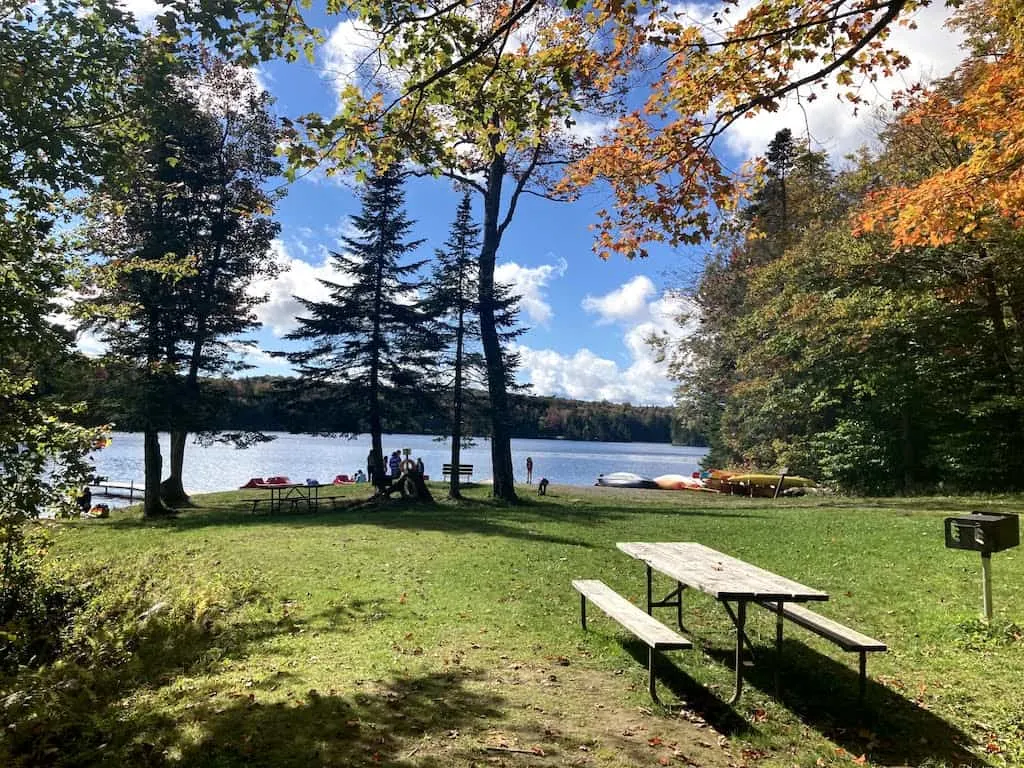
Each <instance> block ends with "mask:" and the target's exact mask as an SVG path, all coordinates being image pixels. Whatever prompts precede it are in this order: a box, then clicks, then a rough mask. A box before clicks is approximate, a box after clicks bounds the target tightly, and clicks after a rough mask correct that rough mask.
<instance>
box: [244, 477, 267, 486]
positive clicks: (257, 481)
mask: <svg viewBox="0 0 1024 768" xmlns="http://www.w3.org/2000/svg"><path fill="white" fill-rule="evenodd" d="M262 485H266V483H264V482H263V478H262V477H250V478H249V482H248V483H246V484H245V485H241V486H239V488H259V487H260V486H262Z"/></svg>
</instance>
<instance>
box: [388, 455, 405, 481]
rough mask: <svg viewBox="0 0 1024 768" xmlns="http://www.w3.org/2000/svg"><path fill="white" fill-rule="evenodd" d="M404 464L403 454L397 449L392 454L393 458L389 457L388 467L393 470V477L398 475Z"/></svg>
mask: <svg viewBox="0 0 1024 768" xmlns="http://www.w3.org/2000/svg"><path fill="white" fill-rule="evenodd" d="M401 466H402V454H401V452H399V451H395V452H394V453H392V454H391V458H390V459H388V469H389V470H390V471H391V477H398V472H399V468H400V467H401Z"/></svg>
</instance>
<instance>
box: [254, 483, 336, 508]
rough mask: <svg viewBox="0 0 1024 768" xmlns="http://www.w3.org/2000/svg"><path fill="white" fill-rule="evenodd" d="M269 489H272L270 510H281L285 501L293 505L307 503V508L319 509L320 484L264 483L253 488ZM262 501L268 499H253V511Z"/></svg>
mask: <svg viewBox="0 0 1024 768" xmlns="http://www.w3.org/2000/svg"><path fill="white" fill-rule="evenodd" d="M256 489H259V490H269V491H270V498H269V502H270V511H271V512H280V511H281V506H282V505H283V504H284V502H285V501H287V502H289V503H290V504H291V505H292V507H295V506H296V505H298V504H301V503H305V505H306V508H307V509H311V510H312V509H317V507H318V506H319V503H320V485H319V484H316V485H310V484H307V483H263V484H262V485H258V486H255V487H254V489H253V490H256ZM261 501H268V499H265V498H257V499H252V511H253V512H255V511H256V506H257V505H258V504H259V503H260V502H261Z"/></svg>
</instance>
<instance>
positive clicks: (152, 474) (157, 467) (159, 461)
mask: <svg viewBox="0 0 1024 768" xmlns="http://www.w3.org/2000/svg"><path fill="white" fill-rule="evenodd" d="M143 446H144V447H143V456H144V460H145V467H146V469H145V473H146V474H145V476H146V493H145V496H144V502H143V505H142V515H143V517H159V516H160V515H165V514H167V512H168V509H167V507H165V506H164V503H163V501H162V500H161V499H160V474H161V473H162V472H163V456H161V454H160V433H159V432H157V431H156V430H155V429H152V428H146V430H145V432H144V433H143Z"/></svg>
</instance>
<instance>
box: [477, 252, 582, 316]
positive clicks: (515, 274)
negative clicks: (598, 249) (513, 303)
mask: <svg viewBox="0 0 1024 768" xmlns="http://www.w3.org/2000/svg"><path fill="white" fill-rule="evenodd" d="M568 268H569V264H568V262H567V261H566V260H565V259H559V260H558V263H557V264H542V265H541V266H539V267H524V266H522V265H520V264H516V263H515V262H506V263H504V264H499V265H498V266H497V267H495V269H494V279H495V280H496V281H497V282H499V283H504V284H505V285H508V286H511V288H512V292H513V293H514V294H516V295H518V296H520V297H522V298H521V299H520V300H519V307H520V309H522V311H523V312H525V313H526V317H527V318H529V320H530V322H532V323H536V324H537V325H544V326H546V325H547V324H548V323H550V322H551V318H552V317H553V316H554V313H553V312H552V310H551V305H550V304H549V303H548V301H547V294H546V291H545V289H546V288H547V287H548V284H549V283H550V282H551V281H552V280H554V279H555V278H559V277H562V276H563V275H564V274H565V272H566V270H567V269H568Z"/></svg>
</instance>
